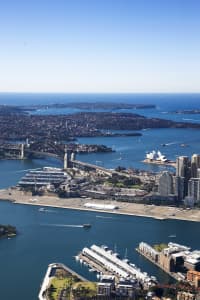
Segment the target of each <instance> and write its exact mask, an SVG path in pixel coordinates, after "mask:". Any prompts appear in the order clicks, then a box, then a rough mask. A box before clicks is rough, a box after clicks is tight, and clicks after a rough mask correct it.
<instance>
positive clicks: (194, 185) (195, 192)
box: [188, 178, 200, 203]
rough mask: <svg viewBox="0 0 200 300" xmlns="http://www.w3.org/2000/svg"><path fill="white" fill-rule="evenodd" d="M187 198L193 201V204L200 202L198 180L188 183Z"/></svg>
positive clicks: (192, 179)
mask: <svg viewBox="0 0 200 300" xmlns="http://www.w3.org/2000/svg"><path fill="white" fill-rule="evenodd" d="M188 196H189V197H191V198H193V199H194V203H197V202H200V178H191V179H190V180H189V181H188Z"/></svg>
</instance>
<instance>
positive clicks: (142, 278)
mask: <svg viewBox="0 0 200 300" xmlns="http://www.w3.org/2000/svg"><path fill="white" fill-rule="evenodd" d="M76 259H77V260H80V262H83V263H85V264H86V265H88V266H89V268H90V270H91V271H96V272H98V273H100V274H101V275H102V274H103V275H114V276H115V279H116V281H117V282H119V281H120V279H122V278H123V279H125V280H128V281H130V282H135V284H137V283H140V284H142V285H143V286H144V287H145V288H149V287H150V286H152V285H155V283H156V278H155V277H153V276H152V277H150V276H149V275H148V274H147V273H145V272H142V271H141V270H140V269H139V268H137V267H136V266H135V265H134V264H131V263H129V262H128V260H127V259H120V258H119V255H118V254H117V253H113V252H112V251H111V250H109V249H108V247H106V246H102V247H99V246H96V245H92V246H91V247H90V248H87V247H85V248H83V250H82V252H81V253H80V254H79V256H77V257H76ZM101 275H100V276H101Z"/></svg>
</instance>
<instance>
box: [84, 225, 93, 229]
mask: <svg viewBox="0 0 200 300" xmlns="http://www.w3.org/2000/svg"><path fill="white" fill-rule="evenodd" d="M90 227H92V225H91V224H83V228H86V229H87V228H90Z"/></svg>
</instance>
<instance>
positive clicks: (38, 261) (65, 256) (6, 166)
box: [0, 94, 200, 300]
mask: <svg viewBox="0 0 200 300" xmlns="http://www.w3.org/2000/svg"><path fill="white" fill-rule="evenodd" d="M199 99H200V95H56V94H55V95H46V94H43V95H39V94H38V95H30V94H29V95H27V94H21V95H20V94H0V104H13V105H16V104H27V105H28V104H31V103H35V104H36V103H38V104H39V103H41V104H45V103H46V104H48V103H65V102H66V101H68V102H73V101H100V100H101V101H107V100H109V101H118V102H134V103H136V102H137V103H152V104H156V105H157V107H156V109H153V110H137V111H134V112H137V113H141V114H144V115H146V116H159V117H162V116H164V117H166V116H167V118H172V119H177V120H181V118H187V117H186V116H185V115H174V114H172V113H171V112H172V111H174V110H176V109H194V108H199V107H200V101H199ZM62 112H63V110H62ZM69 112H70V113H73V112H75V110H74V111H72V110H70V109H68V113H69ZM165 112H168V113H165ZM39 113H42V112H39ZM53 113H57V111H53ZM179 118H180V119H179ZM190 118H194V119H195V120H196V121H198V119H200V116H199V115H191V116H190ZM142 134H143V135H142V136H141V137H115V138H114V137H113V138H103V137H98V138H80V139H79V142H81V143H94V144H96V143H100V144H105V145H108V146H112V147H113V148H114V149H115V150H116V152H114V153H103V154H102V153H97V154H89V155H79V156H78V159H81V160H83V161H88V162H92V163H97V164H99V165H102V166H105V167H108V168H115V167H116V166H118V165H122V166H126V167H134V168H140V169H147V170H151V171H160V170H162V169H163V168H164V167H159V166H152V165H146V164H143V163H142V162H141V161H142V160H143V159H144V155H145V152H146V151H151V150H153V149H155V150H158V149H160V150H161V151H162V152H163V153H164V154H166V155H167V157H169V158H170V159H175V158H176V156H177V155H191V154H193V153H200V138H199V130H195V129H147V130H143V131H142ZM163 143H165V144H168V145H167V146H166V147H162V146H161V144H163ZM182 143H184V144H187V145H188V146H187V147H181V146H180V144H182ZM45 165H49V166H61V162H60V161H57V160H53V159H48V160H33V161H31V160H27V161H16V160H13V161H6V160H4V161H0V188H4V187H7V186H11V185H15V184H16V183H17V181H18V180H19V179H20V178H21V176H23V174H24V173H25V172H26V171H27V170H28V169H34V168H39V167H42V166H45ZM61 201H62V200H61ZM97 216H101V217H100V218H99V217H97ZM105 216H106V217H109V218H104V217H105ZM0 223H5V224H7V223H11V224H13V225H15V226H17V229H18V230H19V235H18V236H17V237H16V238H14V239H10V240H9V239H2V240H0V266H1V272H0V286H1V299H5V300H11V299H20V300H27V297H28V299H29V300H36V299H37V294H38V291H39V287H40V283H41V281H42V277H43V275H44V273H45V271H46V268H47V265H48V264H49V263H51V262H56V261H58V262H63V263H65V264H67V265H69V267H71V268H72V269H74V270H75V271H77V272H80V274H82V275H83V276H85V277H86V278H88V279H94V274H91V273H89V272H88V270H87V268H85V267H81V266H80V265H79V264H78V263H76V262H75V260H74V256H75V255H76V254H77V253H78V252H79V251H80V250H81V249H82V248H83V247H84V246H90V245H91V244H93V243H96V244H98V245H100V244H107V245H108V246H109V247H111V248H114V247H115V245H116V246H117V251H118V252H119V253H120V254H121V255H122V256H124V254H125V249H126V248H127V250H128V257H129V258H130V260H131V261H132V262H134V263H135V264H136V265H138V266H139V267H140V268H141V269H142V270H144V271H146V272H148V273H149V274H151V275H155V276H157V277H158V279H159V280H160V281H162V282H168V281H169V280H170V278H169V276H167V275H166V274H164V273H163V272H162V271H161V270H159V269H158V268H157V267H155V266H153V265H152V264H151V263H150V262H148V261H146V260H145V259H144V258H142V257H140V256H139V255H138V254H137V253H136V252H135V250H134V249H135V247H136V246H137V244H138V243H139V242H140V241H141V240H143V241H147V242H149V243H159V242H169V241H170V238H169V236H170V235H174V234H175V235H176V238H174V239H172V241H175V242H179V243H182V244H186V245H189V246H192V248H193V249H200V241H199V239H198V236H199V229H200V225H199V223H192V222H185V221H175V220H169V221H158V220H153V219H150V218H139V217H129V216H120V215H111V214H109V215H108V214H106V215H105V214H102V213H98V214H97V213H92V212H80V211H74V210H64V209H55V208H50V209H49V210H48V212H46V213H42V212H39V211H38V207H33V206H25V205H16V204H11V203H9V202H0ZM83 223H91V224H92V227H91V229H90V230H84V229H83V228H76V227H74V228H73V227H66V226H64V227H60V226H59V227H58V226H55V224H58V225H62V224H63V225H73V224H74V225H80V224H83ZM27 295H28V296H27Z"/></svg>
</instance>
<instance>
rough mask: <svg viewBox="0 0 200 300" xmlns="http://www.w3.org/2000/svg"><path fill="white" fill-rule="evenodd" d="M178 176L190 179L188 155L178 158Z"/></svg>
mask: <svg viewBox="0 0 200 300" xmlns="http://www.w3.org/2000/svg"><path fill="white" fill-rule="evenodd" d="M176 176H179V177H185V178H186V179H189V177H190V160H189V157H188V156H179V157H178V158H177V159H176Z"/></svg>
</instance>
